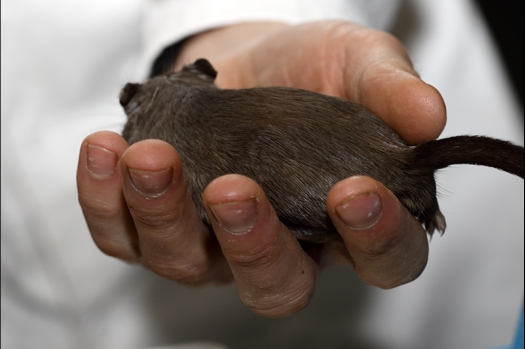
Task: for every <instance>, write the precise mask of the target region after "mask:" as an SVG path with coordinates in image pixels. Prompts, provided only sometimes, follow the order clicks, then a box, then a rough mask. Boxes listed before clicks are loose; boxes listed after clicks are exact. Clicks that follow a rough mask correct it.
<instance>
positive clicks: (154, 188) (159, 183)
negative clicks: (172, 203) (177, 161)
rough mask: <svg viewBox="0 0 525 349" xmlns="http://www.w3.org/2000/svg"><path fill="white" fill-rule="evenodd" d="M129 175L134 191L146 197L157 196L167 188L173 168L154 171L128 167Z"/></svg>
mask: <svg viewBox="0 0 525 349" xmlns="http://www.w3.org/2000/svg"><path fill="white" fill-rule="evenodd" d="M129 176H130V178H131V182H132V184H133V187H134V188H135V190H136V191H138V192H139V193H140V194H142V195H144V196H145V197H147V198H157V197H159V196H161V195H162V194H164V193H165V192H166V191H167V190H168V188H169V186H170V184H171V182H172V178H173V168H171V167H170V168H167V169H165V170H162V171H156V172H152V171H143V170H135V169H131V168H130V169H129Z"/></svg>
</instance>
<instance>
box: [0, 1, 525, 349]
mask: <svg viewBox="0 0 525 349" xmlns="http://www.w3.org/2000/svg"><path fill="white" fill-rule="evenodd" d="M1 7H2V8H1V10H2V24H1V25H2V86H1V87H2V99H1V101H2V103H1V108H2V109H1V111H2V138H1V141H2V143H1V149H2V167H1V170H2V176H1V181H2V182H1V183H2V188H1V189H2V234H1V239H2V240H1V245H2V290H1V291H2V321H1V323H2V325H1V326H2V327H1V330H2V334H1V336H2V339H1V347H2V348H7V349H10V348H13V349H14V348H54V349H62V348H97V349H99V348H100V349H105V348H108V349H109V348H111V349H120V348H122V349H123V348H148V347H149V348H151V347H153V346H160V345H171V344H175V343H178V344H180V343H186V342H196V341H212V342H217V343H222V344H224V345H225V346H228V347H231V348H263V347H277V348H280V347H282V348H284V347H286V348H294V347H296V348H314V347H317V348H319V347H328V348H331V347H332V348H333V347H345V348H347V347H355V348H388V349H390V348H391V349H398V348H399V349H401V348H414V349H416V348H489V347H494V346H498V345H503V344H506V343H508V342H510V341H511V337H512V333H513V331H514V326H515V320H516V317H517V314H518V308H519V306H520V304H521V301H522V295H523V272H524V262H523V256H524V250H523V231H524V226H523V201H524V200H523V181H522V180H521V179H517V178H514V177H512V176H510V175H508V174H505V173H500V172H499V171H496V170H493V169H485V168H480V167H473V166H458V167H457V168H451V169H446V170H443V171H441V172H440V173H439V174H438V177H437V180H438V183H439V191H440V193H441V195H440V205H441V207H442V211H443V213H444V214H445V216H446V217H447V221H448V229H447V233H446V234H445V236H444V237H435V238H434V239H433V240H432V241H431V245H430V259H429V263H428V266H427V268H426V270H425V272H424V273H423V275H422V276H421V277H420V278H419V279H418V280H416V281H414V282H413V283H411V284H409V285H405V286H402V287H399V288H397V289H394V290H389V291H382V290H379V289H376V288H373V287H370V286H366V285H364V284H363V283H362V282H361V281H360V280H358V279H357V278H356V277H355V275H354V274H353V272H352V270H351V269H350V268H348V267H345V268H343V267H337V268H333V269H329V270H327V271H326V272H325V273H323V275H321V277H320V279H319V282H318V288H317V290H316V294H315V295H314V298H313V299H312V302H311V304H310V306H309V307H308V308H306V309H305V310H303V311H301V312H300V313H299V314H296V315H294V316H291V317H288V318H285V319H272V320H269V319H262V318H260V317H257V316H256V315H254V314H252V313H251V312H250V311H249V310H248V309H247V308H246V307H245V306H244V305H243V304H242V303H241V302H240V301H239V299H238V297H237V296H236V291H235V288H234V287H233V286H227V287H223V288H215V287H205V288H202V289H191V288H186V287H183V286H179V285H177V284H176V283H173V282H170V281H167V280H163V279H161V278H160V277H157V276H155V275H152V274H151V273H149V272H148V271H146V270H143V269H142V268H140V267H137V266H132V265H127V264H125V263H123V262H120V261H118V260H116V259H112V258H110V257H107V256H105V255H104V254H102V253H101V252H100V251H99V250H98V249H97V248H96V247H95V245H94V243H93V242H92V240H91V237H90V235H89V231H88V229H87V227H86V225H85V222H84V220H83V216H82V213H81V210H80V207H79V205H78V203H77V197H76V184H75V171H76V163H77V157H78V150H79V146H80V143H81V141H82V139H83V138H84V137H85V136H86V135H88V134H89V133H92V132H94V131H97V130H101V129H109V130H114V131H120V130H121V127H122V125H123V123H124V122H125V116H124V114H123V112H122V110H121V108H120V106H119V105H118V101H117V96H118V92H119V90H120V88H121V87H122V86H123V85H124V84H125V83H126V82H128V81H132V80H133V81H138V80H141V79H143V78H144V77H145V76H146V74H147V72H148V70H149V68H150V66H151V62H152V60H153V59H154V58H155V57H156V55H158V53H159V52H160V51H161V50H162V49H163V48H164V47H165V46H166V45H169V44H171V43H173V42H175V41H177V40H179V39H181V38H183V37H185V36H187V35H191V34H194V33H197V32H199V31H202V30H205V29H209V28H212V27H216V26H221V25H227V24H232V23H237V22H243V21H250V20H276V21H284V22H287V23H292V24H294V23H299V22H304V21H309V20H316V19H323V18H339V19H348V20H352V21H356V22H358V23H361V24H364V25H368V26H372V27H376V28H380V29H386V30H390V29H392V28H395V30H396V32H397V33H399V35H400V38H401V40H402V41H403V42H404V43H405V45H406V46H407V49H408V51H409V53H410V55H411V57H412V60H413V62H414V64H415V67H416V69H417V70H418V72H419V73H420V75H421V76H422V78H423V79H424V80H425V81H427V82H429V83H430V84H432V85H434V86H435V87H437V88H438V89H439V90H440V91H441V93H442V94H443V96H444V98H445V102H446V104H447V110H448V124H447V128H446V129H445V132H444V134H443V136H448V135H455V134H485V135H490V136H494V137H499V138H504V139H507V140H511V141H514V142H517V143H520V144H523V121H522V118H520V116H522V115H523V111H522V110H521V109H520V108H519V107H518V104H517V102H516V100H515V99H514V98H513V96H512V94H511V92H510V89H509V84H508V82H507V81H506V79H505V76H504V73H503V71H502V67H501V65H500V62H499V59H498V56H497V54H496V53H495V50H494V46H493V44H492V42H491V41H490V38H489V35H488V34H487V31H486V28H485V26H484V25H483V23H482V18H481V16H480V14H479V13H478V12H477V11H476V9H475V8H474V7H473V6H472V4H471V3H470V2H468V1H466V0H465V1H458V0H426V1H416V0H413V1H406V2H404V5H402V6H401V2H398V1H388V0H374V1H371V0H368V1H364V0H361V1H357V0H356V1H342V0H341V1H338V0H331V1H328V0H324V1H322V2H321V1H298V0H296V1H286V0H279V1H274V0H265V1H246V0H222V1H213V0H192V1H157V2H153V1H152V2H149V3H147V2H145V1H141V0H113V1H107V0H90V1H67V0H52V1H45V2H42V1H36V0H16V1H15V0H11V1H9V0H6V1H2V3H1ZM399 8H401V12H400V13H398V12H397V11H398V9H399ZM407 13H408V14H410V16H406V14H407ZM495 156H497V154H495ZM207 345H208V346H207ZM197 347H199V348H200V347H210V348H211V347H214V346H213V345H212V344H205V343H204V344H199V343H196V344H195V346H191V348H197ZM181 348H182V347H181ZM184 348H186V347H184ZM188 348H189V347H188ZM214 348H215V347H214Z"/></svg>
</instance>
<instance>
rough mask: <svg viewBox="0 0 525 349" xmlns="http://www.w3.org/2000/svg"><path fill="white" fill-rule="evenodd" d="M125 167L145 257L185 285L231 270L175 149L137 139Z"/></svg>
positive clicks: (150, 264) (143, 259)
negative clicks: (199, 208)
mask: <svg viewBox="0 0 525 349" xmlns="http://www.w3.org/2000/svg"><path fill="white" fill-rule="evenodd" d="M121 169H122V173H123V191H124V197H125V199H126V202H127V205H128V208H129V211H130V213H131V216H132V217H133V222H134V225H135V229H136V231H137V235H138V244H139V248H140V253H141V257H140V258H141V262H142V263H143V264H144V265H145V266H146V267H148V268H150V269H151V270H152V271H153V272H155V273H157V274H159V275H161V276H163V277H166V278H169V279H172V280H176V281H179V282H181V283H184V284H192V285H196V284H203V283H208V282H211V281H213V280H214V279H222V278H226V277H227V276H228V274H229V273H230V271H229V269H228V266H227V264H226V262H225V261H224V259H221V255H220V249H219V247H218V244H217V243H216V240H214V237H213V235H212V234H210V232H209V231H208V229H207V228H206V227H205V226H204V224H203V222H202V221H201V219H200V217H199V214H198V211H197V208H196V206H195V204H194V202H193V200H192V198H191V196H190V195H189V192H188V190H187V188H186V184H185V179H184V175H183V172H182V164H181V159H180V157H179V155H178V153H177V152H176V150H175V149H174V148H173V147H172V146H171V145H169V144H168V143H166V142H163V141H159V140H145V141H141V142H138V143H135V144H133V145H132V146H131V147H129V149H128V150H127V151H126V152H125V153H124V154H123V156H122V161H121ZM221 260H222V262H221Z"/></svg>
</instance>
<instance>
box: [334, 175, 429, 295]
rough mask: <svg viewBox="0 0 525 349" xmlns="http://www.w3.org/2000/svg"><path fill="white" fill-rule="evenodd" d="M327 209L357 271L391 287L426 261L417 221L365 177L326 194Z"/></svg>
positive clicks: (425, 241)
mask: <svg viewBox="0 0 525 349" xmlns="http://www.w3.org/2000/svg"><path fill="white" fill-rule="evenodd" d="M327 209H328V213H329V215H330V217H331V218H332V221H333V223H334V225H335V227H336V228H337V231H338V232H339V234H340V235H341V236H342V238H343V241H344V244H345V246H346V248H347V250H348V252H349V254H350V258H351V262H352V264H353V266H354V268H355V270H356V272H357V274H358V275H359V276H360V277H361V279H363V280H364V281H365V282H367V283H369V284H371V285H375V286H378V287H381V288H385V289H388V288H392V287H396V286H399V285H402V284H405V283H407V282H410V281H412V280H414V279H416V278H417V277H418V276H419V275H420V274H421V273H422V272H423V270H424V268H425V266H426V263H427V259H428V239H427V236H426V233H425V231H424V229H423V227H422V225H421V223H419V222H418V221H417V220H416V219H415V218H414V217H413V216H412V215H411V214H410V213H409V212H408V211H407V210H406V208H405V207H404V206H403V205H402V204H401V203H400V202H399V200H398V199H397V198H396V196H395V195H394V194H393V193H392V192H391V191H390V190H388V189H387V188H386V187H384V186H383V185H382V184H380V183H379V182H377V181H375V180H373V179H371V178H369V177H363V176H358V177H351V178H347V179H345V180H343V181H341V182H339V183H337V184H336V185H335V186H334V187H333V188H332V189H331V190H330V192H329V193H328V197H327Z"/></svg>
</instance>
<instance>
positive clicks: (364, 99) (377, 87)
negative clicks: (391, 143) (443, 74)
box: [344, 29, 446, 144]
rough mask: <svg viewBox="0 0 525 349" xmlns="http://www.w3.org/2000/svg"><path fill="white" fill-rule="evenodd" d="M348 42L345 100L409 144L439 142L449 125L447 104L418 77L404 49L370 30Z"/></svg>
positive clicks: (387, 36) (390, 38)
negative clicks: (360, 106)
mask: <svg viewBox="0 0 525 349" xmlns="http://www.w3.org/2000/svg"><path fill="white" fill-rule="evenodd" d="M349 40H351V42H352V45H349V47H348V51H347V60H348V61H349V62H352V64H349V65H348V66H347V69H346V71H345V74H344V75H345V76H346V80H347V81H348V82H347V84H345V86H346V87H347V89H346V90H345V91H346V92H345V95H346V97H347V98H350V99H353V100H356V101H357V102H359V103H361V104H363V105H364V106H365V107H367V108H368V109H370V110H371V111H372V112H373V113H374V114H376V115H377V116H379V117H380V118H381V119H383V120H384V121H385V122H386V123H387V124H388V125H390V127H392V128H393V129H394V130H395V131H396V132H397V133H398V134H399V135H401V137H402V138H403V139H404V140H405V141H407V142H408V143H409V144H419V143H423V142H428V141H430V140H433V139H436V138H437V137H438V136H439V135H440V134H441V132H442V131H443V128H444V127H445V123H446V107H445V103H444V101H443V98H442V96H441V94H440V93H439V92H438V91H437V90H436V89H435V88H434V87H433V86H431V85H428V84H427V83H425V82H424V81H423V80H421V79H420V77H419V75H418V74H417V73H416V71H415V70H414V67H413V66H412V62H411V61H410V58H409V56H408V54H407V52H406V51H405V48H404V47H403V45H402V44H401V43H400V42H399V41H398V40H397V39H396V38H395V37H394V36H392V35H390V34H388V33H386V32H382V31H375V30H371V29H366V30H364V31H355V32H354V35H352V36H351V38H349ZM350 46H351V47H350ZM356 46H361V47H363V49H362V50H356V49H354V48H355V47H356Z"/></svg>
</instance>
